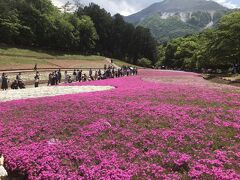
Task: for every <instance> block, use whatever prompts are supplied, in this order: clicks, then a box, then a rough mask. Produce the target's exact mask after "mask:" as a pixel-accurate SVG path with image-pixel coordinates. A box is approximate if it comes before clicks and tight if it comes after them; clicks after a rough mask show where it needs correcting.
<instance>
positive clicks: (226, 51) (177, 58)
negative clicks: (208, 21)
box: [156, 10, 240, 71]
mask: <svg viewBox="0 0 240 180" xmlns="http://www.w3.org/2000/svg"><path fill="white" fill-rule="evenodd" d="M239 50H240V10H235V11H233V12H231V13H229V14H227V15H225V16H223V17H222V18H221V19H220V21H219V23H218V25H217V27H215V28H212V29H206V30H204V31H203V32H201V33H198V34H193V35H189V36H186V37H180V38H176V39H173V40H171V41H169V42H168V43H166V44H162V45H161V46H160V47H159V51H158V57H159V59H158V62H157V63H156V65H157V66H167V67H170V68H177V69H182V70H201V69H202V68H205V69H209V68H212V69H217V68H219V69H222V70H224V69H225V70H227V69H228V68H231V67H233V66H234V65H236V64H237V65H239V64H240V51H239ZM239 71H240V69H239Z"/></svg>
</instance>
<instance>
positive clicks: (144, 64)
mask: <svg viewBox="0 0 240 180" xmlns="http://www.w3.org/2000/svg"><path fill="white" fill-rule="evenodd" d="M138 65H139V66H142V67H148V68H149V67H151V66H152V62H151V61H150V60H149V59H147V58H141V59H139V60H138Z"/></svg>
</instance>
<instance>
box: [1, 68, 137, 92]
mask: <svg viewBox="0 0 240 180" xmlns="http://www.w3.org/2000/svg"><path fill="white" fill-rule="evenodd" d="M34 70H35V75H34V87H39V82H40V73H39V72H38V71H37V69H34ZM137 74H138V69H137V68H136V67H128V66H123V67H121V68H115V67H113V66H112V65H109V66H107V65H104V70H101V69H98V70H95V71H94V70H92V69H89V72H88V73H85V72H83V71H82V70H79V69H77V70H76V69H74V70H73V72H71V73H68V71H65V72H64V77H62V76H63V75H62V72H61V69H59V70H57V71H54V72H51V73H49V75H48V82H47V85H48V86H53V85H58V84H60V83H61V82H62V81H63V80H64V83H72V82H85V81H95V80H102V79H108V78H118V77H123V76H130V75H137ZM0 81H1V89H2V90H7V89H8V88H9V84H10V82H9V79H8V76H7V74H6V73H2V76H1V77H0ZM10 88H11V89H24V88H25V84H24V82H23V80H22V74H21V72H19V73H18V74H17V76H16V79H15V80H14V81H13V82H12V83H11V85H10Z"/></svg>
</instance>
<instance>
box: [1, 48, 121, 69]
mask: <svg viewBox="0 0 240 180" xmlns="http://www.w3.org/2000/svg"><path fill="white" fill-rule="evenodd" d="M108 63H109V62H108V61H106V57H103V56H96V55H90V56H84V55H81V54H78V53H70V52H69V53H67V52H61V51H46V50H40V49H29V48H16V47H11V46H6V45H0V72H1V70H11V69H33V67H34V66H35V64H37V65H38V68H56V69H58V68H73V69H74V68H90V67H91V68H103V66H104V64H108ZM124 63H125V62H123V61H120V60H118V64H119V65H122V64H124Z"/></svg>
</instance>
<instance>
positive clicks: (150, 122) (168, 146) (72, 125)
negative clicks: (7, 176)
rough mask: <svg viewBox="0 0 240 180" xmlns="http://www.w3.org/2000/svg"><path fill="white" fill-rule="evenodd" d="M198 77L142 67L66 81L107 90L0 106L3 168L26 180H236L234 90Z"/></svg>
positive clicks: (239, 138)
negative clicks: (132, 74)
mask: <svg viewBox="0 0 240 180" xmlns="http://www.w3.org/2000/svg"><path fill="white" fill-rule="evenodd" d="M171 77H172V78H171ZM176 77H178V79H177V82H176V81H175V80H176ZM169 78H170V79H169ZM186 78H188V79H192V81H188V83H187V82H186V80H185V79H186ZM199 78H201V77H199V76H198V75H196V74H193V73H184V74H183V73H181V72H162V71H153V70H142V71H141V72H140V75H139V76H135V77H124V78H119V79H109V80H104V81H95V82H87V83H80V84H79V83H75V84H72V85H73V86H79V85H98V86H114V87H116V88H115V89H113V90H110V91H101V92H92V93H84V94H73V95H64V96H56V97H45V98H38V99H26V100H18V101H11V102H4V103H1V106H0V148H1V149H0V150H1V151H2V152H3V154H4V155H5V157H6V158H5V159H6V167H7V169H8V171H11V172H14V171H17V172H18V173H19V174H21V173H22V174H23V175H26V176H27V178H28V179H67V178H69V179H101V178H102V179H147V178H150V179H188V178H192V179H239V178H240V168H239V167H240V161H239V160H240V118H239V117H240V109H239V107H240V101H239V100H240V93H239V89H237V88H234V89H232V88H231V89H230V88H229V87H227V86H224V85H221V86H219V87H217V88H216V86H215V84H210V83H208V82H206V81H204V80H202V79H201V80H199ZM166 79H167V80H171V81H169V82H167V81H166ZM150 80H151V82H149V81H150ZM181 82H184V83H181ZM193 82H198V83H193Z"/></svg>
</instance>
